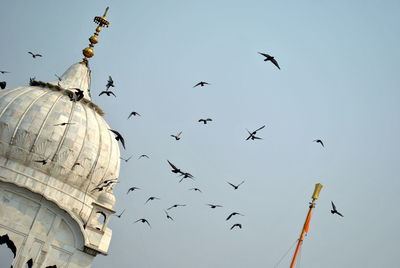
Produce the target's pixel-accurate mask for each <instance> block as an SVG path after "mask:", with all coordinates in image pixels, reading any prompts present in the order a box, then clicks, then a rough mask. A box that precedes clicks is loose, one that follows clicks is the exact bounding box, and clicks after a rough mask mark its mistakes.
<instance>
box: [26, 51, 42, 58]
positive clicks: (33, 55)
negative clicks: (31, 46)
mask: <svg viewBox="0 0 400 268" xmlns="http://www.w3.org/2000/svg"><path fill="white" fill-rule="evenodd" d="M28 53H29V54H31V55H32V58H34V59H36V57H43V56H42V55H40V54H37V53H32V52H30V51H29V52H28Z"/></svg>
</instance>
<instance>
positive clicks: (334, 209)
mask: <svg viewBox="0 0 400 268" xmlns="http://www.w3.org/2000/svg"><path fill="white" fill-rule="evenodd" d="M331 203H332V210H331V213H332V214H338V215H339V216H342V217H343V215H342V214H341V213H340V212H339V211H337V210H336V206H335V204H333V202H332V201H331Z"/></svg>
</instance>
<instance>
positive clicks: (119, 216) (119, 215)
mask: <svg viewBox="0 0 400 268" xmlns="http://www.w3.org/2000/svg"><path fill="white" fill-rule="evenodd" d="M124 212H125V209H124V210H123V211H122V212H121V213H120V214H118V215H114V216H115V217H118V218H121V216H122V214H124Z"/></svg>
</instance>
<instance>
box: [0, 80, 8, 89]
mask: <svg viewBox="0 0 400 268" xmlns="http://www.w3.org/2000/svg"><path fill="white" fill-rule="evenodd" d="M6 86H7V82H6V81H2V82H0V88H1V89H5V88H6Z"/></svg>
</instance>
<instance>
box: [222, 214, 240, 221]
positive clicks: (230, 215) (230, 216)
mask: <svg viewBox="0 0 400 268" xmlns="http://www.w3.org/2000/svg"><path fill="white" fill-rule="evenodd" d="M235 215H240V216H244V215H243V214H240V213H238V212H232V213H231V214H229V216H228V217H227V218H226V220H227V221H229V219H230V218H232V216H235Z"/></svg>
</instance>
